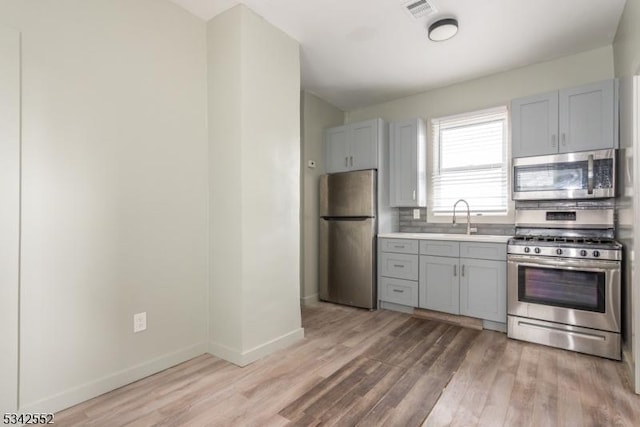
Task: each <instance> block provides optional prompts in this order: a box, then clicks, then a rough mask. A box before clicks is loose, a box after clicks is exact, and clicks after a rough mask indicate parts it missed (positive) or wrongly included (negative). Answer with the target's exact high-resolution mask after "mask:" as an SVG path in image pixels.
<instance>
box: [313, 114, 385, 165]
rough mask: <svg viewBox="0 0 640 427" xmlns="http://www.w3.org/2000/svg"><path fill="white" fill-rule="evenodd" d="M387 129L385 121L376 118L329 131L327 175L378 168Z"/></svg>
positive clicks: (326, 134) (326, 159) (327, 132)
mask: <svg viewBox="0 0 640 427" xmlns="http://www.w3.org/2000/svg"><path fill="white" fill-rule="evenodd" d="M383 126H384V124H383V122H382V120H381V119H373V120H366V121H363V122H357V123H350V124H348V125H344V126H338V127H334V128H329V129H327V130H326V131H325V167H326V172H327V173H336V172H347V171H352V170H364V169H377V168H378V151H379V150H378V147H379V142H380V139H381V138H382V132H383Z"/></svg>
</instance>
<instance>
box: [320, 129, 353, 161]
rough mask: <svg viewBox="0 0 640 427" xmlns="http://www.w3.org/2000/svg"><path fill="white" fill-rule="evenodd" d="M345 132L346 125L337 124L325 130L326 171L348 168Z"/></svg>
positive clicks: (346, 130)
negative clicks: (337, 125)
mask: <svg viewBox="0 0 640 427" xmlns="http://www.w3.org/2000/svg"><path fill="white" fill-rule="evenodd" d="M347 132H348V128H347V126H339V127H336V128H331V129H327V130H326V132H325V137H324V139H325V147H324V149H325V157H326V159H325V162H326V163H325V164H326V169H327V172H346V171H348V170H349V148H348V146H347Z"/></svg>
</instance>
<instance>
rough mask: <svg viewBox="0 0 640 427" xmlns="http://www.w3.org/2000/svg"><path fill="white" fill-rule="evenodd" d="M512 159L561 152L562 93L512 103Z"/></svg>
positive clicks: (521, 99) (527, 98)
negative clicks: (559, 148)
mask: <svg viewBox="0 0 640 427" xmlns="http://www.w3.org/2000/svg"><path fill="white" fill-rule="evenodd" d="M511 119H512V124H511V155H512V157H527V156H539V155H543V154H554V153H557V152H558V92H550V93H544V94H541V95H534V96H529V97H526V98H520V99H515V100H513V101H512V102H511Z"/></svg>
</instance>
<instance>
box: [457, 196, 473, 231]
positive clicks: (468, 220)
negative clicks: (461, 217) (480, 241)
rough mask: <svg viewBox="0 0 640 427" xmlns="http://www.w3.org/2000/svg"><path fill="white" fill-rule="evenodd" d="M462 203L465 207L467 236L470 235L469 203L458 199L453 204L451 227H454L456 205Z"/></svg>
mask: <svg viewBox="0 0 640 427" xmlns="http://www.w3.org/2000/svg"><path fill="white" fill-rule="evenodd" d="M460 202H464V204H465V205H467V235H470V234H471V212H470V211H469V203H467V201H466V200H465V199H460V200H458V201H457V202H455V203H454V204H453V225H456V206H458V203H460Z"/></svg>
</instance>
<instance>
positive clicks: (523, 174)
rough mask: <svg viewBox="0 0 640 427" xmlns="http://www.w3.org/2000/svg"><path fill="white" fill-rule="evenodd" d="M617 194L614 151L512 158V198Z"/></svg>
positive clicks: (598, 196) (537, 198)
mask: <svg viewBox="0 0 640 427" xmlns="http://www.w3.org/2000/svg"><path fill="white" fill-rule="evenodd" d="M608 197H615V150H598V151H586V152H581V153H568V154H553V155H548V156H537V157H524V158H518V159H514V160H513V200H545V199H554V200H556V199H561V200H567V199H594V198H608Z"/></svg>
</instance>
